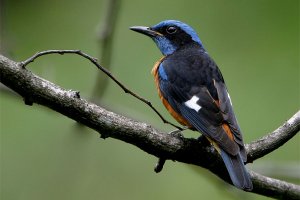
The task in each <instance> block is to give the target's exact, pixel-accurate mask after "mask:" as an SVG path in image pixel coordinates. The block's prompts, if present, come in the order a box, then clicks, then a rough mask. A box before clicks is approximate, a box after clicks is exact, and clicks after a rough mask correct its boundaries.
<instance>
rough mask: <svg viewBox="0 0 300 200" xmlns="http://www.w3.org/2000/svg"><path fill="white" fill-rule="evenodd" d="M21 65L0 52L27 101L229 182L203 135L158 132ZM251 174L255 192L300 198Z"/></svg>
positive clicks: (5, 77)
mask: <svg viewBox="0 0 300 200" xmlns="http://www.w3.org/2000/svg"><path fill="white" fill-rule="evenodd" d="M21 66H22V64H21V63H16V62H14V61H12V60H9V59H7V58H5V57H3V56H1V55H0V81H1V82H2V83H3V84H4V85H6V86H7V87H9V88H11V89H12V90H14V91H15V92H17V93H18V94H20V95H21V96H22V97H23V98H24V99H25V102H26V103H27V104H32V103H37V104H41V105H44V106H46V107H49V108H51V109H53V110H55V111H57V112H59V113H61V114H63V115H65V116H68V117H69V118H71V119H74V120H76V121H78V122H80V123H82V124H84V125H86V126H88V127H90V128H92V129H94V130H96V131H98V132H99V133H101V134H102V135H105V136H106V137H112V138H116V139H119V140H122V141H125V142H127V143H130V144H132V145H135V146H137V147H139V148H140V149H142V150H144V151H146V152H147V153H150V154H152V155H154V156H157V157H162V158H166V159H171V160H176V161H179V162H184V163H189V164H194V165H198V166H201V167H204V168H206V169H209V170H210V171H211V172H213V173H214V174H216V175H217V176H219V177H220V178H222V179H223V180H225V181H227V182H230V180H229V177H228V174H227V171H226V169H225V167H224V165H223V162H222V161H221V159H220V157H219V155H218V153H217V152H216V151H215V150H214V148H212V147H211V146H210V145H209V143H208V142H207V141H206V140H205V139H202V140H196V139H186V138H182V137H179V136H176V135H170V134H165V133H161V132H160V131H158V130H156V129H155V128H153V127H152V126H150V125H148V124H146V123H141V122H137V121H135V120H132V119H129V118H127V117H124V116H121V115H118V114H116V113H113V112H110V111H107V110H105V109H104V108H102V107H99V106H97V105H95V104H92V103H89V102H87V101H86V100H85V99H82V98H80V96H79V93H78V92H75V91H72V90H65V89H63V88H60V87H59V86H57V85H55V84H53V83H51V82H49V81H47V80H44V79H42V78H40V77H38V76H36V75H34V74H33V73H31V72H30V71H28V70H27V69H25V68H23V67H21ZM297 127H298V126H297ZM285 131H287V132H289V131H291V130H290V129H286V130H285ZM294 131H296V130H294ZM298 131H299V127H298ZM257 148H261V146H258V147H257ZM254 151H256V152H258V151H257V149H252V148H250V155H251V153H252V152H254ZM251 178H252V180H253V185H254V189H253V191H252V192H254V193H258V194H262V195H265V196H270V197H274V198H278V197H280V198H282V197H284V198H286V199H299V198H300V187H299V186H297V185H294V184H291V183H286V182H284V181H280V180H275V179H270V178H267V181H265V177H264V176H261V175H258V174H255V173H251ZM274 191H281V192H274Z"/></svg>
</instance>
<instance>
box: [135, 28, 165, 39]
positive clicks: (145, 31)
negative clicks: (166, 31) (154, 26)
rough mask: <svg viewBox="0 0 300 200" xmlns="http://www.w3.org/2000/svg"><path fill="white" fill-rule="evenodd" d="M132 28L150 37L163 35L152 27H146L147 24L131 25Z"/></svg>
mask: <svg viewBox="0 0 300 200" xmlns="http://www.w3.org/2000/svg"><path fill="white" fill-rule="evenodd" d="M130 30H133V31H136V32H138V33H142V34H144V35H148V36H150V37H156V36H162V34H161V33H159V32H157V31H154V30H151V28H150V27H146V26H132V27H130Z"/></svg>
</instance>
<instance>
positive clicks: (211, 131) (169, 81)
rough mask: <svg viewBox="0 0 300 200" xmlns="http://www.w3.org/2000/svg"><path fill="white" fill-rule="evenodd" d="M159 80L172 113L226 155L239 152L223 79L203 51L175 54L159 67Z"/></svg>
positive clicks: (236, 132) (239, 135)
mask: <svg viewBox="0 0 300 200" xmlns="http://www.w3.org/2000/svg"><path fill="white" fill-rule="evenodd" d="M159 76H160V80H159V86H160V89H161V92H162V95H163V96H164V98H165V99H166V100H167V101H168V102H169V104H170V105H171V106H172V107H173V108H174V110H175V111H176V112H178V113H180V114H181V115H182V116H183V117H184V118H185V119H186V120H188V121H189V123H190V124H191V125H192V126H194V128H196V129H197V130H198V131H201V132H202V133H203V134H204V135H205V136H207V137H208V138H211V139H212V140H213V141H215V142H216V143H217V144H218V145H219V146H220V148H222V149H223V150H224V151H226V152H227V153H229V154H230V155H237V154H238V153H239V152H240V149H242V148H241V147H243V141H242V136H241V133H240V129H239V126H238V124H237V122H236V118H235V116H234V113H233V110H232V106H231V104H230V98H229V96H228V93H227V89H226V86H225V83H224V80H223V77H222V75H221V73H220V71H219V69H218V67H217V66H216V65H215V63H214V62H213V61H212V59H211V58H210V57H209V56H208V55H207V54H206V53H205V52H204V51H200V50H197V51H195V50H194V49H192V50H190V51H189V50H184V51H177V52H176V53H174V54H173V55H171V56H169V57H167V58H166V59H165V60H164V61H163V62H162V63H161V65H160V68H159ZM224 124H227V125H228V127H229V128H230V130H231V131H229V132H232V133H230V134H232V135H230V134H229V133H228V132H226V130H225V129H224V126H223V125H224ZM242 156H243V157H244V155H242Z"/></svg>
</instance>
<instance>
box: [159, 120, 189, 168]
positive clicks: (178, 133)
mask: <svg viewBox="0 0 300 200" xmlns="http://www.w3.org/2000/svg"><path fill="white" fill-rule="evenodd" d="M187 129H188V127H187V126H184V127H182V128H181V129H176V130H173V131H171V132H169V133H168V134H170V135H172V136H175V137H181V138H183V135H182V134H181V132H182V131H185V130H187ZM165 163H166V159H165V158H158V161H157V163H156V165H155V167H154V171H155V172H156V173H159V172H161V171H162V169H163V167H164V164H165Z"/></svg>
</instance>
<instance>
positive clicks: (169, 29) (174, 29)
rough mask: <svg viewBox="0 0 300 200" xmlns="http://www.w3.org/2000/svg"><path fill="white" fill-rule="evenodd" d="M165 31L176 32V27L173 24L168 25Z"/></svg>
mask: <svg viewBox="0 0 300 200" xmlns="http://www.w3.org/2000/svg"><path fill="white" fill-rule="evenodd" d="M166 31H167V33H169V34H174V33H176V32H177V28H176V27H175V26H168V27H167V29H166Z"/></svg>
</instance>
